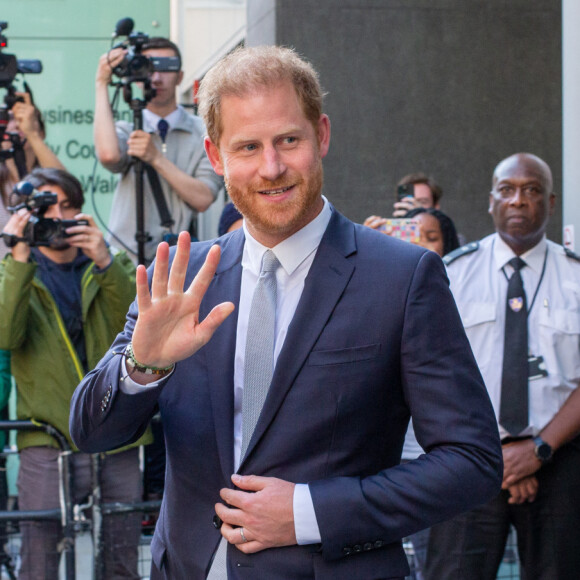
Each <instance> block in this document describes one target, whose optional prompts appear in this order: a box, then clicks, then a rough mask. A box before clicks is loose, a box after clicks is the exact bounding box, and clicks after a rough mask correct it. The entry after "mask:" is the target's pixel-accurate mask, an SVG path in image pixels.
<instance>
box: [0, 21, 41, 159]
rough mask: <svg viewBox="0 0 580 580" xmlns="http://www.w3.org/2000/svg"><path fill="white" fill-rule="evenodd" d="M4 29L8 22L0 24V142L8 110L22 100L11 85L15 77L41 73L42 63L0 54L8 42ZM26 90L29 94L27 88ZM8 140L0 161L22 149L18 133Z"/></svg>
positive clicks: (6, 124)
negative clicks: (0, 91) (1, 98)
mask: <svg viewBox="0 0 580 580" xmlns="http://www.w3.org/2000/svg"><path fill="white" fill-rule="evenodd" d="M6 28H8V22H0V88H4V89H6V94H5V95H4V105H3V106H0V142H1V141H3V140H4V139H5V135H6V128H7V127H8V123H9V121H10V114H9V111H10V109H12V107H13V106H14V105H15V104H16V103H17V102H18V101H23V100H24V99H23V98H22V97H21V96H18V95H17V94H16V88H15V87H14V85H13V84H12V83H13V82H14V79H15V78H16V75H17V74H18V73H21V74H39V73H41V72H42V63H41V62H40V61H39V60H30V59H26V60H24V59H17V58H16V57H15V56H14V55H13V54H6V53H5V52H2V50H3V49H4V48H6V47H7V46H8V40H7V39H6V37H5V36H4V35H3V34H2V31H3V30H5V29H6ZM25 86H26V83H25ZM26 89H27V90H28V91H29V92H30V89H28V87H27V86H26ZM8 139H9V140H10V141H11V143H12V147H11V148H10V149H3V150H2V151H1V152H0V161H3V160H4V159H8V158H10V157H14V153H15V151H18V150H21V149H22V146H23V143H22V140H21V138H20V135H18V133H8Z"/></svg>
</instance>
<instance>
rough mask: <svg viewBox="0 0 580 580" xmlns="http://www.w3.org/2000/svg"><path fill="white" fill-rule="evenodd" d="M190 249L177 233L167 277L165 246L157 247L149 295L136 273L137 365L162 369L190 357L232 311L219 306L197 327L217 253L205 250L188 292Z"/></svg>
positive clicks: (142, 273)
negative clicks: (137, 309)
mask: <svg viewBox="0 0 580 580" xmlns="http://www.w3.org/2000/svg"><path fill="white" fill-rule="evenodd" d="M190 246H191V241H190V237H189V234H188V233H187V232H182V233H181V234H180V235H179V240H178V242H177V250H176V253H175V258H174V260H173V264H172V265H171V271H170V272H169V276H168V268H169V246H168V245H167V244H166V243H165V242H164V243H161V244H159V247H158V249H157V255H156V260H155V267H154V270H153V278H152V282H151V291H149V285H148V281H147V271H146V269H145V267H144V266H139V267H138V268H137V304H138V306H139V316H138V318H137V323H136V325H135V331H134V332H133V353H134V355H135V358H136V359H137V360H138V361H139V363H140V364H142V365H146V366H153V367H166V366H170V365H172V364H173V363H176V362H179V361H181V360H183V359H185V358H187V357H189V356H191V355H192V354H194V353H195V352H196V351H198V350H199V349H200V348H201V347H202V346H203V345H204V344H206V343H207V342H208V341H209V339H210V338H211V337H212V335H213V333H214V332H215V330H216V329H217V327H218V326H219V325H220V324H221V323H222V322H223V321H224V320H225V319H226V318H227V317H228V316H229V315H230V314H231V313H232V312H233V310H234V305H233V304H232V303H231V302H223V303H222V304H218V305H217V306H215V307H214V308H213V310H212V311H211V312H210V313H209V314H208V316H207V317H206V318H205V320H203V321H201V322H200V320H199V306H200V304H201V301H202V299H203V296H204V295H205V292H206V291H207V288H208V286H209V285H210V283H211V281H212V279H213V276H214V274H215V271H216V268H217V266H218V264H219V261H220V248H219V246H213V247H212V248H211V249H210V250H209V252H208V254H207V256H206V259H205V262H204V264H203V266H202V267H201V269H200V270H199V272H198V273H197V275H196V276H195V278H194V279H193V281H192V283H191V284H190V286H189V288H187V289H184V288H183V285H184V281H185V275H186V272H187V265H188V262H189V250H190Z"/></svg>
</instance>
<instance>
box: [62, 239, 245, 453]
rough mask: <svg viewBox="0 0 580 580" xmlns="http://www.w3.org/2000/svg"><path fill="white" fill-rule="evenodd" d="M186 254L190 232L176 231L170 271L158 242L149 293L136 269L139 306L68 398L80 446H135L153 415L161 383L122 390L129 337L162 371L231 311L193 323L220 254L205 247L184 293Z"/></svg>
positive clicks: (142, 377) (145, 378) (148, 378)
mask: <svg viewBox="0 0 580 580" xmlns="http://www.w3.org/2000/svg"><path fill="white" fill-rule="evenodd" d="M189 252H190V237H189V234H188V233H187V232H182V233H181V234H180V236H179V240H178V244H177V248H176V253H175V256H174V259H173V262H172V265H171V269H170V268H169V247H168V245H167V244H166V243H162V244H160V245H159V248H158V250H157V258H156V261H155V264H154V267H153V274H152V280H151V289H150V288H149V284H148V280H147V272H146V270H145V267H144V266H139V267H138V269H137V307H135V304H133V306H131V309H130V311H129V315H128V318H127V325H126V326H125V330H124V331H123V332H122V333H120V334H119V335H118V337H117V339H116V341H115V343H114V344H113V346H112V347H111V349H110V350H109V352H108V353H107V354H106V355H105V357H104V358H103V360H101V362H100V363H99V364H98V365H97V367H96V369H95V370H93V371H91V372H90V373H89V374H88V375H87V376H86V377H85V379H84V380H83V381H82V382H81V384H80V385H79V386H78V387H77V389H76V391H75V393H74V395H73V398H72V401H71V419H70V430H71V436H72V438H73V441H74V442H75V444H76V445H77V446H78V447H79V449H81V450H83V451H86V452H87V453H94V452H98V451H103V450H106V449H112V448H115V447H120V446H122V445H125V444H127V443H129V442H131V441H134V440H136V439H137V438H138V437H139V436H140V434H141V433H142V432H143V430H144V429H145V427H146V425H147V423H148V421H149V418H150V416H151V415H152V414H153V413H154V410H155V406H156V403H157V399H158V397H159V394H160V392H161V391H162V389H163V388H165V387H164V385H165V383H166V381H161V382H160V385H159V387H152V388H149V389H143V390H142V392H139V393H137V394H126V393H124V392H123V391H122V390H121V389H120V386H119V384H120V380H121V379H120V377H121V373H122V370H121V365H122V364H125V363H124V362H123V361H124V359H123V357H122V356H121V354H122V353H123V351H124V349H125V347H126V345H127V342H128V341H129V340H131V339H132V345H133V352H134V355H135V358H136V359H137V361H138V362H139V364H140V365H143V366H152V367H167V366H170V365H172V364H174V363H177V362H179V361H181V360H183V359H185V358H187V357H189V356H191V355H193V354H194V353H195V352H197V350H199V349H200V348H201V347H202V346H203V345H204V344H206V343H207V342H208V341H209V340H210V338H211V337H212V335H213V333H214V331H215V330H216V328H217V327H218V326H219V325H220V324H221V323H222V322H223V321H224V320H225V318H226V317H227V316H228V315H229V314H230V313H231V312H232V311H233V310H234V305H233V304H232V303H231V302H224V303H222V304H218V305H217V306H215V307H214V308H213V310H212V311H211V312H210V313H209V315H208V316H207V317H206V318H205V319H204V320H203V321H200V320H199V307H200V304H201V301H202V299H203V297H204V295H205V292H206V290H207V288H208V286H209V284H210V282H211V281H212V279H213V276H214V273H215V270H216V268H217V265H218V263H219V260H220V249H219V247H216V246H214V247H212V248H211V249H210V251H209V252H208V255H207V257H206V260H205V262H204V264H203V266H202V267H201V268H200V269H199V271H198V272H197V275H196V277H195V278H194V279H193V281H192V282H191V284H190V285H189V287H188V288H184V282H185V276H186V272H187V265H188V262H189ZM169 270H170V271H169ZM128 370H129V369H128ZM129 372H130V371H129ZM131 378H132V379H133V380H134V381H135V382H136V383H138V384H141V385H145V384H148V383H151V382H153V381H156V380H159V379H160V375H149V374H145V373H141V372H137V371H133V372H131ZM169 386H170V383H169V384H168V385H167V387H169Z"/></svg>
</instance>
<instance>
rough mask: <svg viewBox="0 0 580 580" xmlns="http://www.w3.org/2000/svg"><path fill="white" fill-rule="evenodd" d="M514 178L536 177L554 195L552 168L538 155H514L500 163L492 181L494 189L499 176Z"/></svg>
mask: <svg viewBox="0 0 580 580" xmlns="http://www.w3.org/2000/svg"><path fill="white" fill-rule="evenodd" d="M507 174H509V175H510V176H514V175H517V174H525V175H535V176H536V177H537V179H538V180H539V181H542V182H543V184H544V187H545V189H546V191H547V192H548V193H552V185H553V181H552V170H551V169H550V166H549V165H548V164H547V163H546V162H545V161H544V160H543V159H540V158H539V157H538V156H537V155H533V154H532V153H514V155H510V156H509V157H506V158H505V159H504V160H503V161H500V162H499V163H498V164H497V166H496V168H495V170H494V172H493V180H492V184H491V185H492V189H493V188H494V187H495V185H496V183H497V180H498V175H500V176H501V175H507Z"/></svg>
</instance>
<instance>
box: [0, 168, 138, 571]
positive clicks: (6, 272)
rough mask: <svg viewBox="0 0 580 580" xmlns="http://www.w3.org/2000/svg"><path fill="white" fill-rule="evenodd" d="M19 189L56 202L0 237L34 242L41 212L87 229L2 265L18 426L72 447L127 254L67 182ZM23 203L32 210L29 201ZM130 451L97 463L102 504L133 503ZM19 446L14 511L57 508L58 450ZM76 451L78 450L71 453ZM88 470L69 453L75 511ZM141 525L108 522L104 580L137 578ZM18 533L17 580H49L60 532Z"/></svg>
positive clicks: (119, 314)
mask: <svg viewBox="0 0 580 580" xmlns="http://www.w3.org/2000/svg"><path fill="white" fill-rule="evenodd" d="M26 180H27V181H28V182H29V183H30V184H31V185H32V186H33V187H35V188H36V189H37V190H38V192H40V193H42V192H51V193H54V194H56V195H57V200H56V203H50V202H49V204H45V208H44V209H45V211H44V209H43V210H42V212H40V211H39V210H37V209H34V210H33V211H32V212H31V211H29V209H27V208H22V209H19V210H17V211H16V212H15V213H14V214H13V215H12V217H11V218H10V220H9V222H8V224H7V225H6V227H5V228H4V233H5V234H11V235H13V236H16V237H17V239H20V238H23V237H26V239H33V240H34V239H35V235H34V234H33V235H32V236H31V235H30V226H31V223H32V221H33V220H32V219H31V218H32V217H33V215H34V218H35V219H36V218H37V217H38V214H39V213H41V215H42V217H44V218H50V219H58V220H63V219H74V220H84V221H85V222H86V225H75V226H72V227H68V228H66V229H65V232H66V237H63V236H57V237H53V238H51V239H49V240H45V239H43V240H42V243H46V244H49V245H39V243H40V242H35V246H34V247H31V246H30V245H29V244H28V243H26V242H23V241H18V243H16V244H15V245H14V247H13V248H12V253H11V255H10V254H9V255H8V256H6V258H5V259H4V260H3V261H2V263H1V264H0V349H6V350H10V351H11V356H12V373H13V374H14V377H15V379H16V383H17V393H18V408H17V416H18V419H35V420H41V421H46V422H47V423H50V424H51V425H53V426H54V427H56V428H57V429H59V430H60V431H61V432H62V433H63V434H64V435H65V436H66V437H67V439H68V440H69V442H70V443H71V445H72V442H71V440H70V434H69V429H68V417H69V402H70V398H71V395H72V393H73V391H74V389H75V386H76V385H77V383H78V382H79V380H80V379H82V377H83V376H84V374H85V373H86V372H87V371H88V370H90V369H92V368H93V367H94V366H95V364H96V363H97V362H98V360H99V359H100V357H101V356H102V355H103V354H104V353H105V352H106V350H107V348H108V345H109V344H110V342H111V340H112V339H113V338H114V336H115V334H116V333H117V332H118V331H119V330H120V329H121V328H122V327H123V323H124V319H125V311H126V309H127V307H128V306H129V304H130V303H131V302H132V300H133V297H134V283H135V281H134V273H135V272H134V266H133V264H132V263H131V261H130V260H129V258H128V257H127V256H126V254H125V253H117V254H115V255H112V254H111V252H110V250H109V248H108V247H107V245H106V243H105V241H104V239H103V235H102V233H101V232H100V230H99V229H98V228H97V227H96V226H95V223H94V221H93V219H92V217H91V216H89V215H87V214H83V213H80V211H81V207H82V205H83V202H84V199H83V192H82V187H81V185H80V183H79V181H78V180H77V179H76V178H75V177H74V176H72V175H70V174H69V173H66V172H65V171H62V170H59V169H36V170H34V171H33V172H32V173H31V174H30V175H29V176H28V177H27V178H26ZM33 195H37V194H33ZM25 203H28V205H30V206H32V203H31V201H30V199H29V200H28V201H27V202H25ZM46 205H48V207H46ZM27 207H28V206H27ZM27 225H28V229H27ZM36 226H37V224H36V223H35V224H34V227H36ZM39 237H40V236H39ZM143 442H144V441H143ZM138 443H141V441H140V442H138ZM136 445H137V443H135V444H133V445H131V446H130V447H131V448H125V450H123V451H121V452H115V453H114V454H111V455H107V456H106V457H105V458H104V459H103V463H102V465H103V467H102V472H101V486H102V499H103V501H104V502H115V501H126V502H131V501H136V500H139V499H140V497H141V476H140V471H139V463H138V460H139V459H138V449H137V447H136ZM18 447H19V450H20V470H19V474H18V493H19V505H20V508H21V509H24V510H37V509H53V508H58V507H59V492H58V480H59V477H58V456H59V451H58V449H56V448H55V443H54V441H53V440H52V438H51V437H50V436H48V435H46V434H44V433H42V432H20V433H19V434H18ZM73 449H75V450H76V448H74V446H73ZM90 467H91V458H90V455H87V454H84V453H78V452H77V453H74V454H73V456H72V468H73V481H74V490H73V499H74V501H75V502H78V501H80V500H82V499H83V498H84V497H85V496H87V495H88V493H89V491H90V484H91V473H90V472H91V469H90ZM139 520H140V518H139V516H137V517H136V518H134V517H130V518H116V519H115V518H105V520H104V533H105V537H104V542H105V554H106V555H105V577H106V578H107V579H109V578H138V575H137V546H138V541H139V533H140V521H139ZM20 529H21V531H22V552H21V556H22V569H21V571H20V576H19V578H21V579H30V580H39V579H43V578H46V579H51V580H52V579H56V578H57V577H58V565H59V552H58V551H57V544H58V542H59V540H60V535H61V534H60V532H61V526H60V523H58V522H52V521H51V522H42V523H33V522H22V523H21V524H20Z"/></svg>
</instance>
